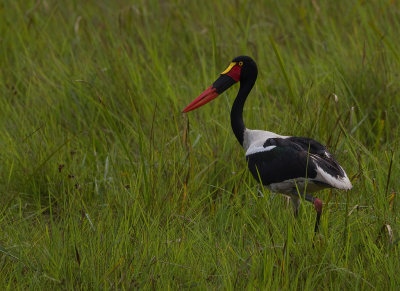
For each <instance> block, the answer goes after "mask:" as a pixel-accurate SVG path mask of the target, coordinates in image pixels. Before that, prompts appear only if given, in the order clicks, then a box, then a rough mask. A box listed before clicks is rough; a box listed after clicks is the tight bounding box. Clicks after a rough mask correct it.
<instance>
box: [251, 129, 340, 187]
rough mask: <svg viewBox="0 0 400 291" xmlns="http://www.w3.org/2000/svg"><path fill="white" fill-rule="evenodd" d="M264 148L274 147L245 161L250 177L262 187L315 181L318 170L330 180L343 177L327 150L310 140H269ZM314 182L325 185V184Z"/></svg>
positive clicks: (323, 182)
mask: <svg viewBox="0 0 400 291" xmlns="http://www.w3.org/2000/svg"><path fill="white" fill-rule="evenodd" d="M263 146H264V148H267V147H269V146H275V147H274V148H272V149H269V150H268V149H266V151H261V152H257V153H254V154H251V155H248V156H246V159H247V162H248V166H249V169H250V172H251V173H252V175H253V177H254V178H255V179H256V180H260V179H261V182H262V183H263V184H264V185H269V184H272V183H279V182H283V181H285V180H289V179H295V178H301V177H304V178H306V177H307V178H310V179H314V178H316V176H317V166H318V167H320V168H322V169H323V170H324V171H326V172H327V173H329V174H330V175H332V176H338V177H342V176H344V175H345V174H344V172H343V170H342V168H341V167H340V166H339V164H338V163H337V162H336V161H335V159H334V158H333V156H332V155H331V154H330V153H329V152H328V150H327V149H326V148H325V147H324V146H323V145H322V144H320V143H318V142H317V141H315V140H313V139H310V138H302V137H289V138H269V139H267V140H266V141H265V143H264V145H263ZM315 182H319V183H321V184H325V181H315Z"/></svg>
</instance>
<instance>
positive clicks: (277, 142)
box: [183, 56, 352, 232]
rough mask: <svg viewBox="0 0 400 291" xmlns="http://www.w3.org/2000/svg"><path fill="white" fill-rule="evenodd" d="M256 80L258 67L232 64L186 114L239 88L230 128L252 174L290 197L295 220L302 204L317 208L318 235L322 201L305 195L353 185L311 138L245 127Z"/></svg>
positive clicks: (245, 61) (241, 60)
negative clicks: (247, 104)
mask: <svg viewBox="0 0 400 291" xmlns="http://www.w3.org/2000/svg"><path fill="white" fill-rule="evenodd" d="M257 74H258V70H257V65H256V63H255V62H254V60H253V59H252V58H250V57H248V56H239V57H236V58H234V59H233V60H232V62H231V63H230V65H229V66H228V68H227V69H226V70H225V71H223V72H222V73H221V75H220V77H219V78H218V79H217V80H216V81H215V82H214V83H213V84H212V85H211V86H210V87H209V88H208V89H206V90H205V91H204V92H203V93H202V94H201V95H200V96H199V97H197V98H196V99H195V100H194V101H193V102H192V103H190V104H189V105H188V106H187V107H186V108H185V109H184V110H183V112H189V111H191V110H193V109H196V108H198V107H200V106H202V105H204V104H206V103H208V102H210V101H211V100H213V99H215V98H216V97H217V96H218V95H220V94H222V92H224V91H225V90H227V89H228V88H229V87H231V86H232V85H234V84H235V83H237V82H240V88H239V92H238V94H237V96H236V99H235V101H234V102H233V106H232V109H231V126H232V129H233V132H234V134H235V136H236V138H237V140H238V141H239V143H240V144H241V146H242V147H243V149H244V150H245V152H246V160H247V163H248V167H249V170H250V172H251V174H252V175H253V177H254V178H255V179H256V180H257V181H259V182H261V183H262V184H263V185H264V186H266V188H267V189H269V190H270V191H273V192H278V193H282V194H285V195H289V196H290V197H291V201H292V206H293V210H294V213H295V216H297V213H298V209H299V206H300V198H302V197H303V198H304V199H305V200H306V201H309V202H311V203H313V204H314V208H315V210H316V212H317V219H316V222H315V229H314V230H315V232H317V231H318V226H319V221H320V218H321V213H322V201H321V200H320V199H318V198H316V197H313V196H310V195H308V194H306V192H307V193H311V192H315V191H317V190H320V189H323V188H337V189H343V190H349V189H351V188H352V185H351V183H350V181H349V178H348V177H347V175H346V172H345V171H344V170H343V168H342V167H341V166H340V165H339V163H338V162H337V161H336V160H335V158H334V157H333V156H332V154H331V153H330V152H329V151H328V150H327V149H326V147H325V146H323V145H322V144H320V143H319V142H317V141H315V140H313V139H311V138H305V137H295V136H282V135H279V134H276V133H273V132H270V131H263V130H252V129H248V128H246V127H245V125H244V122H243V106H244V103H245V101H246V98H247V96H248V95H249V93H250V91H251V89H252V88H253V86H254V83H255V82H256V79H257Z"/></svg>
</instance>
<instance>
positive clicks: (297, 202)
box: [290, 195, 300, 217]
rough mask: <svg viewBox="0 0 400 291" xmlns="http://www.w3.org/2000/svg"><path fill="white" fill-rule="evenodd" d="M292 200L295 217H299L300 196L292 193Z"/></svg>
mask: <svg viewBox="0 0 400 291" xmlns="http://www.w3.org/2000/svg"><path fill="white" fill-rule="evenodd" d="M290 202H291V203H292V207H293V214H294V217H297V216H298V215H299V207H300V197H296V196H294V195H292V196H290Z"/></svg>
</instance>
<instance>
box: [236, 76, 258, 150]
mask: <svg viewBox="0 0 400 291" xmlns="http://www.w3.org/2000/svg"><path fill="white" fill-rule="evenodd" d="M256 78H257V75H256V76H255V77H254V78H251V79H247V80H245V81H240V88H239V92H238V94H237V96H236V99H235V101H234V102H233V105H232V109H231V126H232V130H233V133H234V134H235V136H236V138H237V140H238V141H239V143H240V144H241V145H242V146H243V134H244V131H245V130H246V126H245V125H244V122H243V106H244V103H245V102H246V98H247V96H248V95H249V93H250V91H251V89H252V88H253V86H254V83H255V81H256Z"/></svg>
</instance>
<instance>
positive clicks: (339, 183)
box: [314, 165, 353, 190]
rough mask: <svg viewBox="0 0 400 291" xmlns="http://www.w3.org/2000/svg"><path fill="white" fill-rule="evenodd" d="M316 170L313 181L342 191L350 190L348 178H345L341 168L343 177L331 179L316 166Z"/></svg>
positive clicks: (345, 175)
mask: <svg viewBox="0 0 400 291" xmlns="http://www.w3.org/2000/svg"><path fill="white" fill-rule="evenodd" d="M316 167H317V169H316V171H317V176H316V177H315V178H314V180H317V181H321V182H323V183H326V184H329V185H331V186H332V187H335V188H338V189H343V190H350V189H351V188H352V187H353V186H352V185H351V182H350V180H349V178H348V177H347V174H346V172H345V171H344V170H343V168H342V167H340V168H341V169H342V171H343V173H344V177H339V178H336V177H333V176H332V175H330V174H329V173H327V172H325V171H324V170H323V169H322V168H321V167H319V166H318V165H316Z"/></svg>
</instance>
